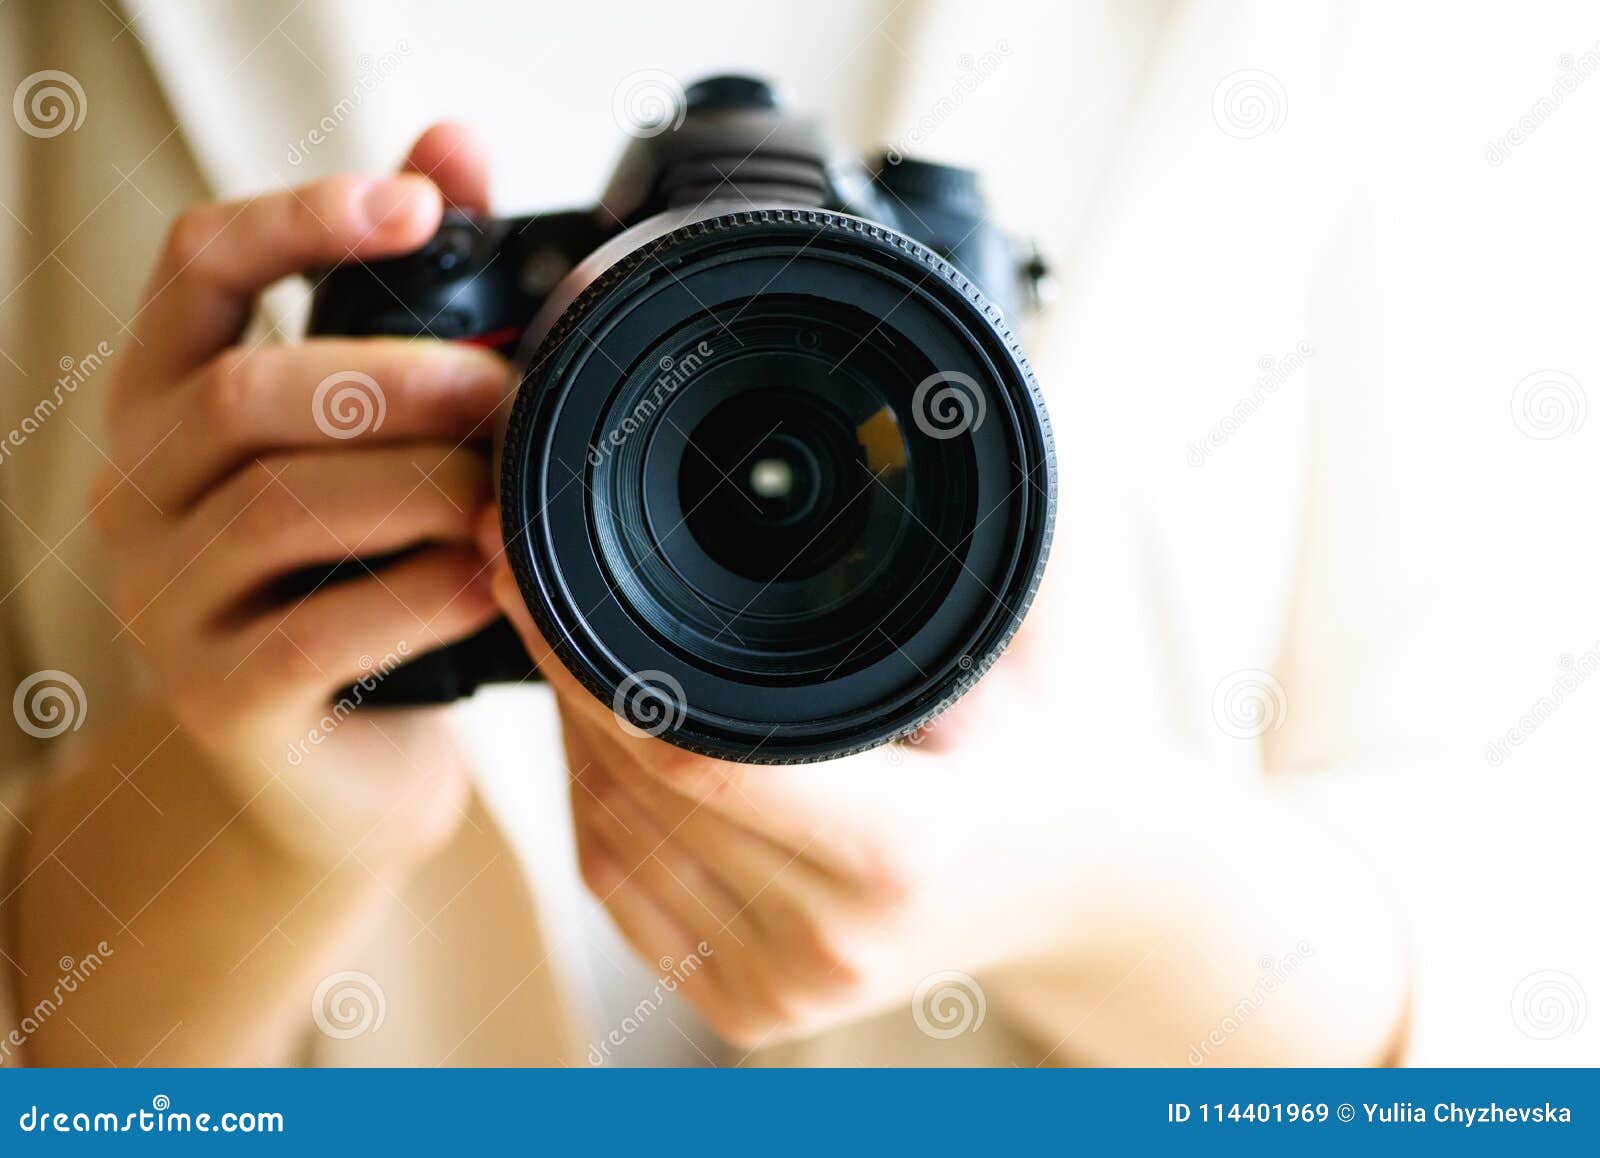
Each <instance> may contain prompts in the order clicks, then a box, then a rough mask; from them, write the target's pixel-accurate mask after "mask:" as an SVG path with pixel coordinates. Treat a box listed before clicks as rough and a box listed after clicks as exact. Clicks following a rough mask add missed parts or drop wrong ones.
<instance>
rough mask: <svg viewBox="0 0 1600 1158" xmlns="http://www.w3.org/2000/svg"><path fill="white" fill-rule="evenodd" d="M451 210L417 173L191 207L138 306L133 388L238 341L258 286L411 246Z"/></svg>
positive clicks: (155, 385) (158, 384) (149, 386)
mask: <svg viewBox="0 0 1600 1158" xmlns="http://www.w3.org/2000/svg"><path fill="white" fill-rule="evenodd" d="M442 212H443V202H442V200H441V198H440V195H439V190H438V189H437V188H435V187H434V185H433V182H431V181H429V180H427V179H426V178H423V177H420V176H418V175H416V174H401V175H398V176H394V177H376V178H374V177H354V176H345V177H332V178H329V179H328V180H326V181H319V182H316V183H315V184H312V185H306V186H303V187H301V188H299V189H285V190H279V191H277V192H274V193H265V194H262V195H261V196H258V197H252V198H249V199H248V200H244V201H232V202H220V203H210V204H206V205H199V206H196V207H194V208H192V209H189V210H186V211H185V212H184V213H183V214H182V215H181V216H179V218H178V219H177V221H176V222H174V223H173V225H172V228H171V229H170V230H169V232H168V234H167V239H166V243H165V245H164V246H163V248H162V251H161V256H160V258H159V259H158V260H157V262H156V269H155V273H154V275H153V276H152V277H151V280H150V286H149V290H148V291H147V293H146V297H145V302H144V305H143V306H141V307H140V309H139V312H138V314H137V315H136V324H135V327H134V334H135V336H136V337H137V339H138V341H137V342H136V343H135V344H134V347H133V348H132V349H131V350H130V351H129V352H128V356H129V365H128V367H127V380H128V381H129V383H130V385H131V388H132V389H134V390H135V391H149V390H155V389H160V388H162V387H163V386H164V385H165V384H167V383H171V382H175V381H177V380H178V379H179V378H180V377H182V376H183V375H184V374H185V373H187V372H188V371H190V370H192V369H194V368H195V367H196V366H198V365H199V364H200V363H201V362H203V361H205V360H206V359H207V358H209V357H211V356H212V355H213V354H215V353H216V352H217V351H218V350H220V349H222V348H223V347H225V346H229V345H232V344H233V343H234V342H235V341H237V340H238V338H239V335H240V334H241V333H242V332H243V330H244V326H245V323H246V322H247V321H248V320H249V316H250V311H251V308H252V306H253V304H254V302H255V297H256V295H257V294H258V293H260V292H261V291H262V290H263V289H265V288H266V287H267V286H269V285H271V284H272V283H273V282H275V281H278V280H279V279H281V278H285V277H288V276H290V275H291V274H296V273H300V272H303V271H305V270H307V269H310V268H312V267H313V266H317V265H325V264H329V263H334V262H340V261H346V260H348V259H350V258H379V257H391V256H394V255H397V254H401V253H408V252H410V251H411V250H413V249H416V248H417V247H419V246H420V245H422V244H423V243H424V242H425V241H427V240H428V238H429V237H431V236H432V235H433V233H434V231H435V230H436V229H437V228H438V226H439V216H440V214H441V213H442Z"/></svg>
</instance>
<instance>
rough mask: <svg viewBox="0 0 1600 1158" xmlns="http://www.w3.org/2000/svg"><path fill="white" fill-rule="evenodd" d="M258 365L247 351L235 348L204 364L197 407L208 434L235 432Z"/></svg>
mask: <svg viewBox="0 0 1600 1158" xmlns="http://www.w3.org/2000/svg"><path fill="white" fill-rule="evenodd" d="M258 365H259V363H258V362H257V360H256V359H255V358H254V357H252V356H251V354H250V352H249V351H248V350H244V349H241V348H239V347H234V348H232V349H229V350H224V351H223V352H222V353H220V354H218V355H217V356H216V357H214V358H212V359H211V361H210V362H208V363H206V367H205V369H204V370H203V371H202V372H201V377H200V388H199V392H198V398H197V403H198V408H199V411H200V416H201V418H202V419H204V421H205V423H206V429H207V431H208V432H226V431H229V430H234V429H237V428H238V426H239V423H240V420H241V419H242V417H243V404H244V402H245V399H247V398H248V397H249V396H250V392H251V390H252V388H253V384H254V378H255V376H256V374H257V368H258Z"/></svg>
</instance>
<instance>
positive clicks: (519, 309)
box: [282, 211, 543, 706]
mask: <svg viewBox="0 0 1600 1158" xmlns="http://www.w3.org/2000/svg"><path fill="white" fill-rule="evenodd" d="M532 232H534V233H535V234H536V233H542V232H543V231H532ZM514 239H515V240H514ZM526 239H530V230H529V229H528V228H527V224H526V223H524V222H518V221H504V220H501V221H496V220H482V219H478V218H474V217H471V216H469V215H467V214H464V213H459V212H455V211H451V212H448V213H447V214H446V215H445V218H444V220H443V222H442V223H441V224H440V227H439V232H438V233H437V234H436V235H435V236H434V238H433V239H432V240H431V241H429V242H428V244H427V245H425V246H423V247H422V248H421V249H420V250H418V251H417V252H416V253H413V254H408V255H406V256H404V257H399V258H392V259H389V260H386V261H378V262H370V263H358V262H353V263H351V264H348V265H343V266H339V267H337V268H335V269H333V270H329V271H324V272H323V273H321V274H320V275H319V276H318V277H317V289H316V292H315V294H314V295H313V298H312V306H311V321H310V324H309V325H308V326H307V334H308V335H336V334H337V335H345V336H354V337H375V336H380V335H383V336H395V337H424V336H425V337H434V338H442V339H446V340H452V341H469V342H475V343H478V344H481V345H487V346H490V347H492V348H495V349H498V350H500V351H501V352H502V353H510V352H511V350H512V349H513V348H514V346H515V345H516V343H517V341H518V340H519V339H520V337H521V334H522V330H523V329H524V328H525V327H526V325H527V323H528V321H529V320H530V319H531V318H532V316H533V313H534V311H535V310H536V309H537V307H538V304H539V301H540V300H541V298H542V295H539V294H537V293H535V292H534V291H533V289H532V288H531V287H529V286H528V285H526V284H525V279H524V278H522V277H521V276H520V267H521V265H522V262H520V261H518V260H516V258H517V257H518V256H519V255H517V254H513V253H508V252H507V251H508V250H510V249H513V248H520V246H518V245H517V244H516V242H517V241H520V240H526ZM406 553H407V552H399V553H395V554H389V555H385V556H381V557H377V558H368V559H348V560H345V561H344V562H342V563H338V564H335V565H333V566H331V567H312V568H307V569H306V570H304V571H301V572H299V573H298V574H296V575H294V576H291V577H290V578H289V579H288V580H287V581H286V582H285V583H284V584H283V588H282V589H283V592H284V594H286V595H288V596H291V597H292V596H296V595H299V596H304V595H308V594H310V593H311V592H312V591H314V590H316V589H317V588H318V587H321V586H323V585H325V584H329V583H339V582H344V581H346V580H350V579H356V578H360V577H363V576H366V575H367V574H368V573H369V572H370V571H375V570H377V569H378V568H380V567H382V566H383V565H384V564H386V563H390V562H393V561H394V560H395V559H398V558H401V557H403V556H404V555H405V554H406ZM538 678H539V674H538V669H537V668H535V667H534V665H533V662H532V660H530V659H529V657H528V653H527V650H526V648H524V647H523V645H522V641H521V639H519V638H518V636H517V634H516V631H515V629H513V628H512V626H511V624H510V622H509V621H508V620H505V619H498V620H496V621H495V622H494V623H491V624H490V625H489V626H488V627H486V628H484V629H483V630H481V631H479V632H477V633H476V634H474V635H472V636H470V637H468V638H467V639H464V640H461V641H459V642H457V643H454V644H450V645H448V646H445V647H441V648H437V649H435V650H433V651H429V652H425V653H423V654H422V655H420V656H418V657H417V658H416V659H413V660H410V661H409V662H407V663H405V664H402V665H401V666H399V667H397V668H395V669H393V670H392V671H387V672H384V673H381V674H380V673H375V674H374V675H373V676H369V677H368V678H367V679H365V680H363V681H361V682H360V683H357V684H355V685H352V686H351V687H350V688H349V689H347V690H346V691H345V692H344V693H343V698H347V699H351V700H353V701H354V702H356V703H358V704H368V703H370V704H382V705H391V706H400V705H408V704H442V703H449V702H450V701H452V700H456V699H460V698H462V697H464V696H469V695H471V694H472V693H473V692H474V691H476V690H477V689H478V688H479V687H480V686H481V685H483V684H485V683H491V682H493V683H499V682H523V681H527V680H537V679H538ZM335 698H336V699H337V698H340V697H335Z"/></svg>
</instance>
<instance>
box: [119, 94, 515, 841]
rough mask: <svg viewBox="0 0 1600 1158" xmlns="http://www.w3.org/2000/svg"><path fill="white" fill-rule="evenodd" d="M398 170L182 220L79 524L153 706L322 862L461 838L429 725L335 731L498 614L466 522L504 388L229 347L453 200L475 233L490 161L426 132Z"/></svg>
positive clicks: (430, 229) (335, 355)
mask: <svg viewBox="0 0 1600 1158" xmlns="http://www.w3.org/2000/svg"><path fill="white" fill-rule="evenodd" d="M408 169H409V170H410V171H409V172H406V173H403V174H401V175H397V176H392V177H373V178H366V177H336V178H331V179H328V180H325V181H320V182H317V183H315V184H312V185H307V186H305V187H303V188H300V189H293V190H285V191H281V192H276V193H269V194H266V195H264V196H260V197H256V198H252V199H250V200H247V201H242V202H236V203H226V204H209V205H201V206H198V207H196V208H192V209H190V210H188V211H186V212H185V213H184V214H183V215H182V216H181V217H179V218H178V220H177V222H176V223H175V225H174V226H173V228H172V230H171V232H170V233H169V235H168V237H167V240H166V244H165V246H164V248H163V251H162V254H161V257H160V259H159V261H158V263H157V266H156V270H155V273H154V276H153V278H152V280H151V285H150V290H149V292H148V295H147V297H146V299H145V302H144V305H143V306H142V308H141V309H140V311H139V314H138V316H137V319H136V322H137V324H136V326H135V329H134V336H135V339H136V340H135V341H134V342H133V343H131V344H130V347H129V348H128V349H127V350H126V351H125V352H124V353H123V355H122V357H121V358H120V359H119V360H118V364H117V366H116V369H115V375H114V378H113V381H112V384H111V396H110V402H109V414H108V429H109V430H110V431H111V432H112V444H111V452H110V455H109V462H108V465H107V466H106V467H105V468H104V470H103V471H102V472H101V475H100V478H99V482H98V485H97V487H96V488H95V493H94V495H93V496H92V497H91V500H90V501H91V504H92V514H93V518H94V521H95V523H96V524H97V525H98V527H99V528H100V530H101V532H102V534H103V536H104V538H105V540H106V542H107V544H108V545H109V555H110V560H111V570H112V576H111V578H112V591H113V600H112V602H113V606H114V608H115V611H116V614H117V615H118V617H119V618H120V620H121V621H122V623H123V629H124V632H125V634H126V636H128V637H129V639H130V640H131V641H133V643H134V646H135V647H136V648H137V649H138V650H139V651H140V653H141V655H142V658H143V660H144V661H145V664H146V666H147V667H148V669H149V670H150V672H151V674H152V676H153V682H154V685H155V688H156V689H157V691H156V694H157V695H158V696H159V697H160V698H161V699H162V701H163V702H164V704H165V706H166V708H167V709H168V710H169V711H170V713H171V715H172V716H173V717H174V718H175V719H176V721H177V722H178V723H179V725H181V727H182V728H183V729H184V730H185V731H186V732H187V733H188V734H189V735H190V736H191V737H192V738H193V740H194V741H195V742H196V743H197V745H198V746H199V747H200V748H201V749H202V750H204V751H205V752H206V753H207V754H208V755H209V756H210V757H211V759H212V761H213V762H214V763H215V765H216V766H217V767H218V768H220V769H222V770H223V771H224V773H225V775H226V776H227V778H228V779H229V780H230V782H231V787H232V789H233V790H234V791H235V792H236V793H237V794H239V795H240V796H241V800H240V803H241V804H243V803H244V802H245V800H250V801H252V802H253V803H255V804H256V805H257V807H255V808H252V809H251V810H250V812H251V813H252V815H256V816H263V817H266V818H267V823H268V827H269V828H270V829H272V830H273V831H274V832H275V834H276V835H278V836H281V837H283V838H284V839H286V840H288V841H289V842H291V843H292V844H295V845H298V846H301V848H302V850H303V848H304V846H305V845H306V844H307V843H308V841H307V836H308V835H309V836H310V838H311V840H310V843H312V844H313V845H315V846H317V848H318V849H319V850H321V851H326V852H333V853H334V855H343V854H344V853H345V852H346V851H348V850H349V849H350V848H352V847H354V843H353V842H359V843H360V845H361V847H362V849H363V855H371V856H375V857H380V858H381V857H383V856H385V855H391V854H392V855H395V856H401V857H411V856H416V855H418V854H420V853H422V852H425V851H426V850H428V849H429V848H432V847H434V846H436V845H437V843H438V842H440V841H441V840H443V839H444V838H445V837H446V836H448V835H449V833H450V832H451V831H453V830H454V827H455V823H456V821H457V820H458V819H459V817H460V814H461V806H462V800H463V799H464V795H465V792H466V783H467V781H466V773H465V769H464V766H463V765H462V762H461V761H460V760H459V759H457V758H455V755H454V751H453V749H452V748H451V747H450V745H449V742H448V735H447V733H446V732H445V730H444V728H443V726H442V723H441V721H440V720H439V719H438V718H437V713H433V712H426V711H419V710H405V711H393V710H388V711H374V710H372V709H371V708H367V709H363V710H361V711H360V712H358V713H356V714H355V715H354V716H351V717H346V716H344V715H342V714H339V715H335V716H333V717H331V718H330V717H329V709H330V705H331V703H332V701H333V698H334V697H335V696H336V695H337V694H338V691H339V689H341V688H344V687H346V686H348V685H350V684H352V683H354V682H355V681H358V680H362V679H363V678H368V677H371V678H376V677H377V675H379V674H381V673H383V672H386V671H387V670H388V669H389V668H391V667H392V666H395V665H396V664H397V663H398V662H401V661H402V659H403V658H404V657H407V656H410V657H415V656H417V655H419V654H421V653H423V652H425V651H428V650H431V649H432V648H435V647H438V646H441V645H443V644H447V643H451V642H453V641H455V640H458V639H461V638H463V637H465V636H467V635H469V634H471V633H472V632H474V631H476V630H477V629H479V628H481V627H482V626H484V625H485V624H486V623H488V622H489V621H490V620H491V619H493V618H494V616H495V615H496V610H495V605H494V601H493V599H492V597H491V596H490V593H489V584H488V576H487V574H486V572H485V569H484V566H483V562H482V559H481V557H480V556H479V555H478V553H477V551H476V550H475V549H474V548H473V545H472V530H473V528H472V519H473V515H474V513H475V512H476V511H477V510H478V509H479V508H480V507H481V506H482V505H483V503H484V502H485V501H486V500H487V499H488V498H489V496H490V493H491V484H490V477H489V467H488V463H487V460H486V457H485V456H484V455H483V453H482V450H481V447H479V446H478V445H476V444H477V443H478V442H480V441H481V440H482V439H484V438H486V437H487V435H488V423H489V419H490V418H491V416H492V414H493V411H494V409H495V407H496V405H497V404H498V402H499V400H500V397H501V393H502V390H503V386H504V378H505V364H504V363H503V362H502V361H501V360H500V359H499V358H498V357H496V356H495V355H494V354H492V353H490V352H488V351H485V350H482V349H478V348H475V347H471V346H467V345H459V344H446V343H441V342H433V341H426V340H402V339H314V340H309V341H304V342H299V343H294V344H282V345H277V344H275V345H262V346H250V347H244V346H240V345H239V344H238V343H239V341H240V339H241V335H242V334H243V332H244V328H245V325H246V322H247V321H248V319H249V317H250V315H251V312H252V309H253V306H254V302H255V298H256V295H257V294H258V293H259V292H260V291H262V290H263V289H264V288H266V287H267V286H268V285H270V284H271V283H273V282H275V281H277V280H279V279H281V278H284V277H287V276H290V275H293V274H296V273H299V272H301V271H303V270H307V269H310V268H313V267H316V266H320V265H327V264H331V263H335V262H339V261H343V260H348V259H350V258H356V257H359V258H379V257H385V256H390V255H395V254H400V253H404V252H408V251H410V250H413V249H416V248H417V247H418V246H420V245H422V244H423V243H424V242H425V241H427V240H428V238H429V237H431V236H432V235H433V233H434V231H435V230H436V228H437V227H438V224H439V218H440V214H441V212H442V208H443V201H444V198H445V197H449V198H450V199H451V200H452V201H453V202H454V203H456V204H460V205H463V206H465V207H468V208H478V209H483V208H486V206H485V205H483V200H484V189H485V185H486V178H485V172H484V164H483V161H482V153H481V150H480V149H479V148H478V147H477V146H476V144H475V142H474V141H473V140H472V139H471V138H470V137H467V136H466V135H465V134H464V133H463V132H462V131H461V130H458V129H454V128H451V127H448V126H441V127H438V128H435V129H433V130H430V132H429V133H427V134H425V135H424V136H423V138H422V139H421V140H419V142H418V144H417V146H416V148H415V149H414V150H413V153H412V157H411V160H410V162H409V163H408ZM425 174H426V175H425ZM350 391H354V392H358V393H360V394H364V395H365V398H364V400H362V399H358V398H356V397H355V395H354V394H351V393H348V392H350ZM342 392H344V393H345V398H344V401H343V402H341V401H340V400H339V399H340V395H341V393H342ZM363 401H364V404H365V405H366V406H367V407H368V409H367V410H364V411H363V410H360V409H359V404H360V403H361V402H363ZM350 407H355V408H353V409H352V408H350ZM352 417H354V418H355V419H356V421H355V422H354V423H353V424H352V422H351V421H350V419H351V418H352ZM407 548H416V549H415V550H414V551H412V552H411V553H408V554H407V555H406V556H405V557H403V558H402V559H400V560H398V561H395V562H392V563H389V564H387V565H386V566H383V567H381V568H379V569H377V570H376V572H375V573H368V574H363V575H361V576H360V577H359V578H356V579H351V580H347V581H344V582H340V583H337V584H325V585H323V586H322V587H320V588H319V589H317V590H315V591H313V592H312V593H311V594H309V595H305V596H304V597H286V596H284V595H282V594H280V593H279V592H278V587H279V585H280V584H279V581H280V580H282V579H283V577H284V576H286V575H289V574H291V573H293V572H296V571H299V570H301V569H303V568H307V567H317V566H320V565H327V564H333V563H338V562H341V561H343V560H346V559H348V558H351V557H352V556H362V557H366V556H374V555H382V554H387V553H389V552H394V551H400V550H404V549H407ZM330 723H331V724H332V725H333V726H332V727H329V724H330ZM308 814H309V815H308Z"/></svg>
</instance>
